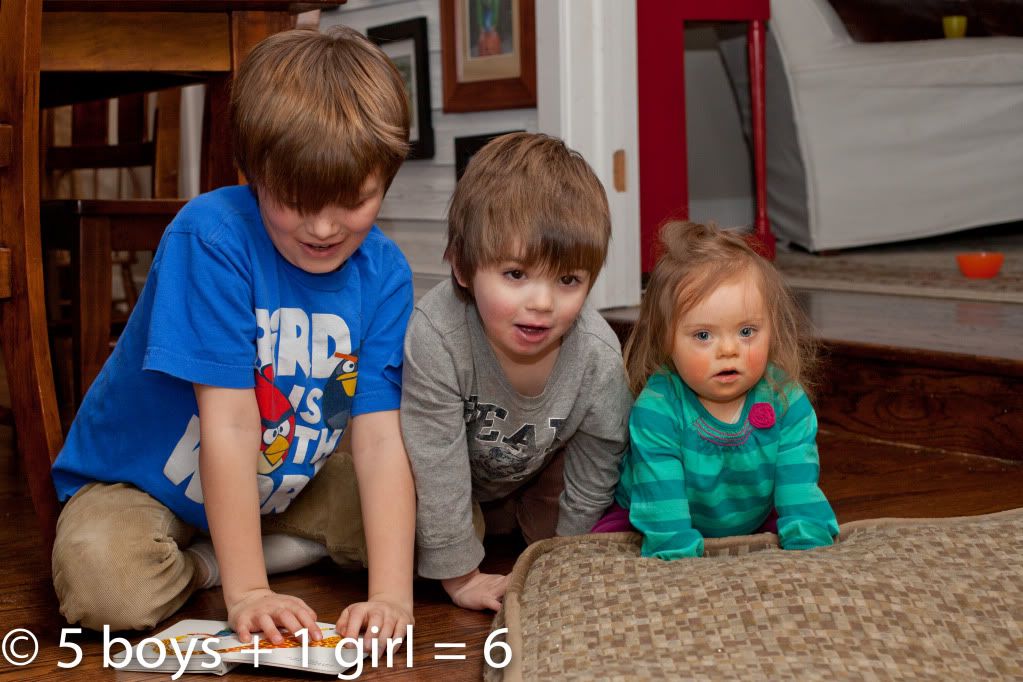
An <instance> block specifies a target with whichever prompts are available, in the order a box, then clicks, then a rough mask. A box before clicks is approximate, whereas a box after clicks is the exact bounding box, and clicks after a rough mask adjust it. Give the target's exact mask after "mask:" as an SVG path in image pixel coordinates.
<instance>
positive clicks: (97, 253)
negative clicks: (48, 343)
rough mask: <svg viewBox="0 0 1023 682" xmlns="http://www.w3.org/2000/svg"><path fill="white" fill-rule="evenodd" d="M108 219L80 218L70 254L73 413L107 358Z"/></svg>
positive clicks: (110, 262)
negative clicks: (73, 383) (73, 366)
mask: <svg viewBox="0 0 1023 682" xmlns="http://www.w3.org/2000/svg"><path fill="white" fill-rule="evenodd" d="M110 251H111V246H110V220H109V219H107V218H97V217H91V216H83V217H81V218H79V223H78V235H77V238H76V240H75V243H74V246H73V250H72V253H71V273H72V277H71V281H72V282H73V289H74V291H72V293H71V310H72V313H71V315H72V320H71V325H72V329H71V338H72V342H71V345H72V353H73V354H74V364H75V393H76V395H75V402H76V405H75V410H76V411H77V407H78V405H80V404H81V400H82V398H83V397H84V396H85V392H86V391H87V390H88V389H89V386H90V385H91V384H92V382H93V380H95V378H96V375H98V374H99V372H100V370H101V369H103V363H104V362H106V359H107V356H109V355H110V308H111V305H112V301H111V286H112V282H111V274H110V272H111V268H112V266H113V263H112V259H111V256H110Z"/></svg>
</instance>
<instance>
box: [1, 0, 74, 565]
mask: <svg viewBox="0 0 1023 682" xmlns="http://www.w3.org/2000/svg"><path fill="white" fill-rule="evenodd" d="M41 25H42V6H41V4H40V3H39V2H38V0H0V45H3V46H4V47H3V49H2V50H0V92H2V93H4V96H3V97H0V346H2V349H3V355H4V361H5V362H6V364H7V380H8V383H9V384H10V391H11V400H12V411H13V413H14V420H15V428H16V434H17V449H18V452H19V454H20V455H21V463H22V468H23V470H24V476H25V481H26V483H27V485H28V489H29V493H30V495H31V497H32V505H33V507H35V512H36V517H37V519H38V520H39V527H40V531H41V533H42V539H43V546H44V548H46V549H48V548H49V547H51V546H52V544H53V537H54V532H55V529H56V524H57V513H58V506H57V497H56V492H55V491H54V488H53V482H52V480H51V479H50V465H51V464H52V462H53V460H54V459H55V458H56V456H57V452H58V451H59V450H60V446H61V443H62V437H61V429H60V419H59V417H58V415H57V401H56V398H55V397H54V389H53V374H52V371H51V369H50V349H49V344H48V342H47V332H46V311H45V308H44V297H43V269H42V249H41V247H40V235H39V156H38V154H39V152H38V144H39V99H38V98H39V37H40V30H41Z"/></svg>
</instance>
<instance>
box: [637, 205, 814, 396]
mask: <svg viewBox="0 0 1023 682" xmlns="http://www.w3.org/2000/svg"><path fill="white" fill-rule="evenodd" d="M659 248H660V251H661V255H660V257H659V258H658V260H657V264H656V265H654V270H653V272H651V273H650V282H649V283H648V284H647V288H646V291H645V292H644V293H643V301H642V303H641V305H640V312H639V319H638V320H637V321H636V324H635V326H634V327H633V329H632V333H631V334H630V335H629V339H628V341H626V343H625V350H624V356H625V369H626V371H627V373H628V377H629V388H631V389H632V392H633V394H637V395H638V394H639V392H640V391H641V390H642V389H643V386H644V385H645V384H646V381H647V379H648V378H649V377H650V375H651V374H653V373H654V372H656V371H657V370H658V369H660V368H661V367H662V366H663V365H665V364H667V365H668V366H669V367H670V368H671V369H672V370H673V371H675V372H676V373H678V368H676V367H675V366H674V363H673V362H672V359H671V351H672V347H673V346H674V343H675V331H676V328H677V327H678V324H679V322H680V321H681V319H682V317H683V316H684V315H685V314H686V313H687V312H688V311H689V310H691V309H692V308H693V307H694V306H696V305H697V304H699V302H700V301H702V300H703V299H705V298H706V297H707V296H708V295H710V293H711V292H713V291H714V289H715V288H716V287H718V286H720V285H721V284H724V283H726V282H731V281H733V280H734V279H735V278H737V277H739V276H741V275H744V274H746V273H751V274H753V276H754V277H755V278H756V283H757V286H758V288H759V291H760V295H761V296H762V297H763V300H764V307H765V310H766V313H767V318H768V320H769V323H770V328H771V337H770V338H771V342H770V348H769V349H768V361H769V362H770V363H772V364H773V365H774V366H775V367H777V368H778V369H780V370H781V372H782V376H781V380H780V381H779V380H778V378H776V377H774V376H772V374H771V373H770V372H769V373H768V374H767V375H766V377H767V380H768V382H770V383H771V385H772V386H774V388H775V390H778V391H781V390H782V389H783V388H784V387H785V386H786V385H787V384H790V383H796V384H798V385H800V386H801V387H802V388H803V389H804V390H806V391H807V392H809V385H810V384H811V383H812V377H813V372H814V369H815V365H816V357H817V344H816V341H815V340H814V337H813V335H812V334H811V333H810V329H809V321H808V320H807V318H806V316H805V315H804V314H803V312H802V310H801V309H800V308H799V306H798V305H797V304H796V301H795V299H794V298H793V296H792V292H791V290H790V289H789V288H788V286H786V284H785V282H784V280H782V277H781V275H780V274H779V273H778V271H777V270H776V269H775V268H774V266H773V265H771V263H769V262H768V261H766V260H764V259H763V258H762V257H761V256H760V255H758V254H757V253H756V252H755V251H754V250H753V249H752V248H751V247H750V245H749V244H748V243H747V242H746V240H745V239H743V238H742V237H741V236H740V235H738V234H735V233H733V232H728V231H726V230H721V229H719V228H718V227H717V226H716V225H713V224H709V225H700V224H698V223H691V222H683V221H670V222H668V223H666V224H665V225H664V226H663V227H662V228H661V232H660V238H659Z"/></svg>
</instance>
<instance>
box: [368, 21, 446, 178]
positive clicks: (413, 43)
mask: <svg viewBox="0 0 1023 682" xmlns="http://www.w3.org/2000/svg"><path fill="white" fill-rule="evenodd" d="M366 37H367V38H369V39H370V40H372V41H373V42H374V43H376V44H377V45H379V46H380V49H382V50H383V51H384V53H385V54H387V56H388V57H390V58H391V61H392V62H394V66H395V67H396V68H397V69H398V73H400V74H401V78H402V80H403V81H405V91H406V92H407V94H408V100H409V113H410V114H411V117H410V119H411V120H410V126H409V147H410V148H409V155H408V158H409V159H432V158H433V115H432V114H431V107H430V57H429V52H428V50H427V45H426V17H416V18H415V19H408V20H406V21H399V22H396V23H393V24H386V25H384V26H374V27H373V28H370V29H367V30H366Z"/></svg>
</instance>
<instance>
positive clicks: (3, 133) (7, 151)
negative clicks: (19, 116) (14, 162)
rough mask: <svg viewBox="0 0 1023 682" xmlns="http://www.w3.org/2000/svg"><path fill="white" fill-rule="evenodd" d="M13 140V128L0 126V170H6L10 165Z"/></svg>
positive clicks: (4, 125)
mask: <svg viewBox="0 0 1023 682" xmlns="http://www.w3.org/2000/svg"><path fill="white" fill-rule="evenodd" d="M13 139H14V128H12V127H11V126H9V125H6V124H0V168H6V167H7V166H9V165H10V163H11V145H12V141H13Z"/></svg>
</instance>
